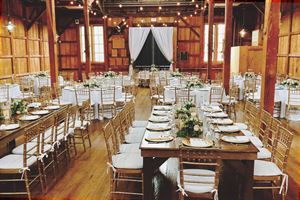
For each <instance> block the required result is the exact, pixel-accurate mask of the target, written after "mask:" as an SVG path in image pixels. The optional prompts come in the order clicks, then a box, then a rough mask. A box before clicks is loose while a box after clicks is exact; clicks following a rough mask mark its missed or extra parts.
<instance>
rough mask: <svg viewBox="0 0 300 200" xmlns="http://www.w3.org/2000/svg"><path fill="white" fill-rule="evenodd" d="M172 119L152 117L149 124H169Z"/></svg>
mask: <svg viewBox="0 0 300 200" xmlns="http://www.w3.org/2000/svg"><path fill="white" fill-rule="evenodd" d="M169 121H170V119H169V118H168V117H166V116H153V115H152V116H151V117H150V118H149V122H154V123H164V122H169Z"/></svg>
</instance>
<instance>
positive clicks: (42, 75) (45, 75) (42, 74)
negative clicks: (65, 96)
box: [35, 72, 48, 77]
mask: <svg viewBox="0 0 300 200" xmlns="http://www.w3.org/2000/svg"><path fill="white" fill-rule="evenodd" d="M47 76H48V73H47V72H39V73H37V74H35V77H47Z"/></svg>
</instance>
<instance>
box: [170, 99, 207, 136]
mask: <svg viewBox="0 0 300 200" xmlns="http://www.w3.org/2000/svg"><path fill="white" fill-rule="evenodd" d="M194 107H195V105H194V104H193V103H192V101H188V102H186V103H185V104H184V105H183V106H182V107H181V108H179V109H177V110H176V116H175V117H176V118H177V119H178V121H179V124H180V125H179V131H178V132H177V133H176V135H177V137H199V136H200V135H202V133H203V130H202V126H203V123H202V121H200V120H199V118H198V116H197V113H196V112H192V108H194Z"/></svg>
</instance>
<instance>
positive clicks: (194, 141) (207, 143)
mask: <svg viewBox="0 0 300 200" xmlns="http://www.w3.org/2000/svg"><path fill="white" fill-rule="evenodd" d="M182 144H183V145H185V146H189V147H197V148H207V147H211V146H213V144H214V143H213V141H211V140H208V139H201V138H184V139H183V140H182Z"/></svg>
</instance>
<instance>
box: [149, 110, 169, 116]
mask: <svg viewBox="0 0 300 200" xmlns="http://www.w3.org/2000/svg"><path fill="white" fill-rule="evenodd" d="M169 113H170V112H169V111H158V110H155V111H153V113H152V114H153V115H156V116H167V115H169Z"/></svg>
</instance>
